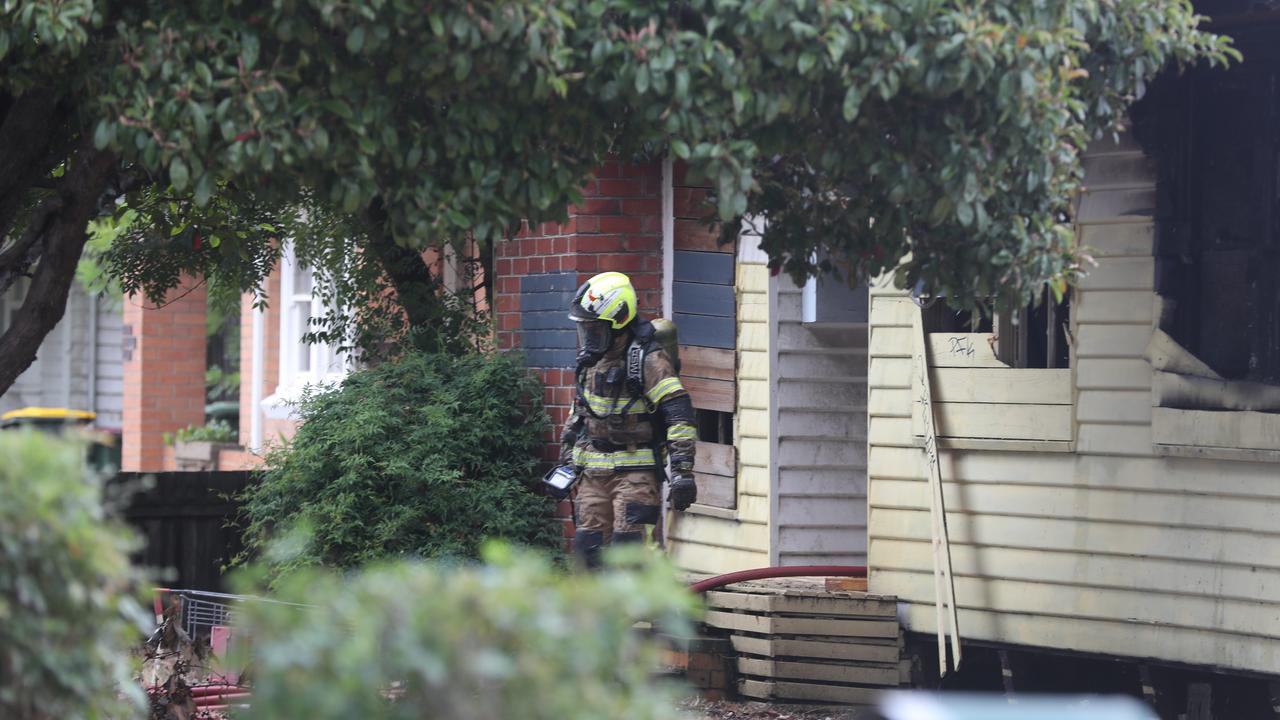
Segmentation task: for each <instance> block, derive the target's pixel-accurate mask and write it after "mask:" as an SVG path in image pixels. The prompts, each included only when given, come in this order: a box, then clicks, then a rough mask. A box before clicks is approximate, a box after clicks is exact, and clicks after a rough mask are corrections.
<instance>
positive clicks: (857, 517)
mask: <svg viewBox="0 0 1280 720" xmlns="http://www.w3.org/2000/svg"><path fill="white" fill-rule="evenodd" d="M773 287H774V298H775V302H776V304H775V305H774V307H773V309H772V314H771V319H772V320H773V322H772V330H773V339H772V342H771V347H772V355H773V365H772V368H773V373H774V382H775V383H776V387H777V393H776V394H775V400H776V408H775V418H774V427H775V428H776V435H777V438H776V441H775V444H774V450H773V457H774V459H775V470H774V471H775V473H776V475H777V477H776V478H775V483H776V484H775V487H776V488H777V492H776V496H777V497H776V500H775V503H774V511H773V518H774V526H773V542H772V546H773V564H775V565H864V564H866V561H867V555H866V552H867V481H866V478H867V471H866V468H867V328H866V325H865V324H863V323H858V324H852V323H840V324H838V325H830V324H826V323H805V322H802V309H801V305H802V298H801V289H800V288H799V287H798V286H796V284H795V283H794V282H792V281H791V280H790V279H789V278H787V277H784V276H779V277H777V278H775V279H774V280H773ZM864 307H865V306H864Z"/></svg>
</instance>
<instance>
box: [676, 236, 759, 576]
mask: <svg viewBox="0 0 1280 720" xmlns="http://www.w3.org/2000/svg"><path fill="white" fill-rule="evenodd" d="M755 247H756V243H754V242H751V241H750V240H749V238H748V237H746V236H744V237H743V238H742V239H741V240H740V241H739V248H740V250H739V252H738V257H737V263H736V267H735V270H734V272H735V278H734V284H735V289H736V295H737V304H738V306H737V322H738V328H737V341H736V344H737V347H736V348H735V351H736V355H737V370H736V373H735V377H736V379H737V399H736V401H735V407H736V409H737V412H736V414H735V418H734V420H735V422H734V427H735V430H734V435H735V438H734V445H735V447H736V448H737V488H736V494H737V507H736V508H734V509H727V508H715V507H706V506H702V505H695V506H693V508H691V509H690V510H689V511H688V512H685V513H672V514H671V527H670V529H669V530H668V532H667V541H668V545H669V547H670V552H671V556H672V558H674V560H675V562H676V564H677V565H678V566H680V567H681V568H684V569H686V570H689V571H691V572H697V573H724V572H732V571H734V570H742V569H746V568H753V567H764V566H766V565H768V564H769V402H770V392H769V270H768V268H767V267H766V266H765V258H764V256H763V254H762V253H761V252H760V251H759V250H758V249H755Z"/></svg>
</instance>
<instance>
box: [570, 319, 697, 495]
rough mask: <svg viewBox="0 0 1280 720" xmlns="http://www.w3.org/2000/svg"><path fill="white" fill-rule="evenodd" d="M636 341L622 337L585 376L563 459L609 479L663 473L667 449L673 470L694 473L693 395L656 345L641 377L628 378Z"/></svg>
mask: <svg viewBox="0 0 1280 720" xmlns="http://www.w3.org/2000/svg"><path fill="white" fill-rule="evenodd" d="M633 339H634V337H633V335H632V334H631V333H623V334H621V335H620V336H619V337H618V338H616V339H615V340H614V341H613V345H612V346H611V347H610V348H609V351H608V352H606V353H605V355H604V357H602V358H601V359H600V361H599V362H597V363H596V364H595V365H593V366H591V367H589V368H586V369H584V370H582V371H581V372H580V373H579V375H578V392H577V400H576V402H575V405H574V412H573V415H572V416H571V417H570V419H569V423H568V425H567V427H566V431H565V436H564V438H562V441H563V443H564V445H563V449H562V456H561V460H562V461H563V462H567V463H572V464H573V465H576V466H578V467H580V468H582V470H583V472H585V473H586V474H587V475H591V476H604V475H610V474H613V473H614V472H623V471H627V470H640V469H648V468H658V467H660V466H661V464H662V457H661V456H660V451H661V450H662V449H665V450H666V452H667V454H668V456H669V457H670V459H671V464H672V467H673V468H676V469H678V470H681V471H691V470H692V468H693V455H694V443H695V441H696V440H697V430H696V429H695V426H694V411H693V403H692V402H691V400H690V399H689V393H688V392H687V391H686V390H685V389H684V386H683V385H681V384H680V378H679V376H677V375H676V373H675V369H674V368H673V367H672V364H671V360H670V359H669V358H668V357H667V353H666V352H665V351H664V350H663V349H662V346H661V345H659V344H658V343H656V342H648V343H646V344H645V346H644V351H643V361H642V362H643V372H642V373H640V375H641V378H640V379H639V380H637V379H636V378H635V377H634V376H635V372H632V373H631V374H628V372H627V356H628V349H629V348H630V346H631V343H632V340H633Z"/></svg>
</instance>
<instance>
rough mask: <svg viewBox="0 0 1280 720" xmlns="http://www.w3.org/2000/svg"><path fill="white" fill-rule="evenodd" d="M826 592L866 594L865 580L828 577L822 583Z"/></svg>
mask: <svg viewBox="0 0 1280 720" xmlns="http://www.w3.org/2000/svg"><path fill="white" fill-rule="evenodd" d="M824 584H825V585H826V588H827V592H866V591H867V579H866V578H854V577H829V578H827V579H826V582H825V583H824Z"/></svg>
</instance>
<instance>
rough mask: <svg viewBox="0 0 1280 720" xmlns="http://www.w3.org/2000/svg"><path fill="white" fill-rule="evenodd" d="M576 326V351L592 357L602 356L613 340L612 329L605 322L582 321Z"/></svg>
mask: <svg viewBox="0 0 1280 720" xmlns="http://www.w3.org/2000/svg"><path fill="white" fill-rule="evenodd" d="M574 324H575V325H577V326H578V349H579V350H581V351H584V352H587V353H590V354H593V355H603V354H604V353H605V351H606V350H608V349H609V342H610V340H612V339H613V328H612V327H611V326H610V325H609V323H608V322H607V321H605V320H583V321H581V322H577V323H574Z"/></svg>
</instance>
